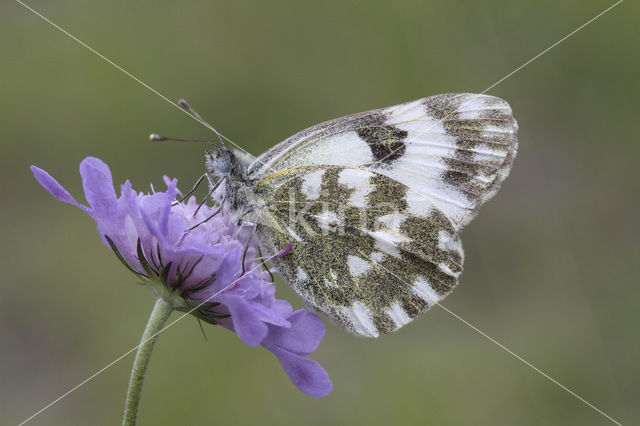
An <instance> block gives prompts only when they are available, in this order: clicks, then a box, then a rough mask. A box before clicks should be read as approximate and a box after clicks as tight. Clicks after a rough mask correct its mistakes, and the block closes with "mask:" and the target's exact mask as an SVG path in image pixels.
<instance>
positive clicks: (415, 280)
mask: <svg viewBox="0 0 640 426" xmlns="http://www.w3.org/2000/svg"><path fill="white" fill-rule="evenodd" d="M254 191H255V194H256V196H257V197H259V198H262V199H268V200H269V208H268V209H267V211H265V212H263V219H262V220H260V221H259V225H258V235H259V236H260V240H261V243H262V244H263V246H265V249H266V250H267V251H271V252H273V251H274V250H275V251H277V250H278V247H283V246H285V245H286V244H287V243H288V242H293V249H292V251H291V252H290V253H289V254H287V255H286V256H285V257H284V258H283V259H275V263H276V266H277V267H278V270H279V272H280V273H281V274H282V275H283V277H284V278H285V279H286V280H287V281H288V282H289V284H291V285H292V287H293V288H294V290H296V291H297V292H298V293H299V294H300V295H301V296H302V297H303V299H304V300H305V301H306V302H307V304H308V305H310V306H312V307H314V308H316V309H317V310H319V311H321V312H323V313H324V314H326V315H327V316H329V317H330V318H332V319H333V320H334V321H335V322H337V323H338V324H340V325H341V326H342V327H344V328H346V329H348V330H351V331H353V332H355V333H356V334H360V335H363V336H371V337H375V336H378V335H379V334H381V333H389V332H391V331H393V330H396V329H397V328H399V327H401V326H403V325H405V324H406V323H408V322H409V321H411V320H412V319H413V318H415V317H416V316H418V315H420V314H421V313H422V312H424V311H425V310H426V309H428V308H429V307H430V306H431V305H432V304H433V303H436V302H437V301H438V300H440V299H441V298H442V297H444V296H446V295H447V294H448V293H449V292H450V291H451V290H452V289H453V287H455V285H456V284H457V277H458V275H459V273H460V272H461V270H462V267H461V265H462V256H463V254H462V248H461V245H460V241H459V240H458V237H457V235H456V231H455V229H454V228H453V226H452V224H451V222H450V221H449V220H448V218H447V217H446V216H445V215H444V214H442V212H440V211H439V210H438V209H437V208H436V207H435V206H433V205H432V206H431V207H430V208H428V209H425V210H424V211H423V213H422V214H421V215H416V214H414V213H411V212H410V211H409V209H408V199H410V198H411V195H410V194H411V192H412V191H411V190H410V189H409V188H408V187H407V186H406V185H404V184H402V183H399V182H397V181H394V180H393V179H390V178H389V177H387V176H385V175H383V174H380V173H376V172H373V171H370V170H367V169H361V168H349V167H342V166H313V167H305V168H298V169H292V170H288V171H282V172H278V173H275V174H272V175H270V176H267V177H265V178H264V179H263V180H261V181H260V182H259V183H258V184H257V185H256V187H255V189H254Z"/></svg>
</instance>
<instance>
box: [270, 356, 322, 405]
mask: <svg viewBox="0 0 640 426" xmlns="http://www.w3.org/2000/svg"><path fill="white" fill-rule="evenodd" d="M267 349H269V350H270V351H271V352H272V353H273V354H274V355H275V356H276V357H277V358H278V361H280V364H282V368H283V369H284V371H285V373H287V376H289V379H291V382H292V383H293V384H294V385H295V386H296V387H297V388H298V389H300V390H301V391H302V392H304V393H306V394H307V395H309V396H312V397H314V398H323V397H325V396H327V395H329V394H330V393H331V392H332V391H333V384H332V383H331V379H329V375H328V374H327V372H326V371H325V370H324V368H322V366H321V365H320V364H319V363H318V362H317V361H314V360H312V359H308V358H305V357H302V356H300V355H297V354H294V353H293V352H289V351H287V350H284V349H281V348H278V347H275V348H267Z"/></svg>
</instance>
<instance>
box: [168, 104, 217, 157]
mask: <svg viewBox="0 0 640 426" xmlns="http://www.w3.org/2000/svg"><path fill="white" fill-rule="evenodd" d="M178 105H180V106H181V107H182V109H184V110H185V111H187V112H188V113H190V114H191V115H193V116H194V117H195V118H197V119H198V121H199V122H200V123H202V124H204V125H205V126H206V127H207V128H208V129H209V130H211V131H212V132H213V133H215V134H216V136H217V137H218V140H220V145H222V146H224V142H223V140H222V135H221V134H220V133H219V132H218V131H217V130H216V129H215V127H213V126H212V125H211V124H210V123H209V122H208V121H206V120H205V119H204V118H202V116H200V114H198V112H197V111H196V110H195V109H193V108H191V105H189V103H188V102H187V101H185V100H184V99H180V100H179V101H178Z"/></svg>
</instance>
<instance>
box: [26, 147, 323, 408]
mask: <svg viewBox="0 0 640 426" xmlns="http://www.w3.org/2000/svg"><path fill="white" fill-rule="evenodd" d="M31 171H32V172H33V174H34V176H35V177H36V179H37V180H38V182H39V183H40V184H41V185H42V186H43V187H44V188H45V189H46V190H47V191H49V192H50V193H51V194H52V195H53V196H54V197H55V198H57V199H58V200H60V201H63V202H65V203H69V204H72V205H74V206H76V207H79V208H80V209H82V210H84V211H85V212H86V213H87V214H89V216H91V217H92V218H93V219H94V220H95V221H96V223H97V225H98V232H99V233H100V235H101V236H102V238H103V242H104V243H105V244H106V245H107V246H109V247H111V249H112V250H113V251H114V252H115V254H116V255H117V256H118V258H119V259H120V260H121V261H122V263H124V264H125V265H126V266H127V267H128V268H129V269H130V270H131V271H132V272H134V273H135V274H136V275H138V276H139V277H141V278H142V279H143V280H144V281H145V283H147V284H149V286H150V287H151V288H152V290H153V291H154V292H155V293H156V295H157V296H158V297H162V298H163V299H165V301H167V302H168V303H170V304H171V306H172V307H173V308H174V309H178V310H182V311H187V312H190V313H193V314H194V315H196V316H197V317H198V318H199V319H202V320H204V321H207V322H209V323H211V324H218V325H221V326H223V327H224V328H227V329H229V330H232V331H234V332H235V333H236V334H237V335H238V337H239V338H240V339H241V340H242V341H243V342H244V343H246V344H247V345H249V346H259V345H261V346H263V347H265V348H266V349H268V350H270V351H271V352H272V353H273V354H274V355H275V356H276V357H277V358H278V360H279V361H280V363H281V364H282V367H283V368H284V370H285V372H286V373H287V375H288V376H289V378H290V379H291V381H292V382H293V383H294V384H295V385H296V386H297V387H298V388H299V389H300V390H301V391H303V392H305V393H307V394H308V395H311V396H314V397H323V396H326V395H328V394H329V393H331V391H332V385H331V381H330V380H329V376H328V375H327V373H326V372H325V370H324V369H323V368H322V366H320V364H318V363H317V362H316V361H314V360H311V359H309V358H306V356H307V355H310V354H311V353H312V352H313V351H314V350H315V349H316V347H317V346H318V344H319V343H320V341H321V340H322V338H323V337H324V324H323V322H322V320H321V319H320V318H319V317H317V316H316V315H314V314H312V313H310V312H307V311H306V310H304V309H300V310H297V311H293V309H292V307H291V305H290V304H289V302H287V301H285V300H278V299H276V298H275V287H274V285H273V283H271V282H270V281H269V274H268V273H267V272H266V271H265V270H264V269H263V268H262V266H261V264H260V263H259V261H258V259H256V250H255V249H254V248H253V247H250V248H249V249H248V250H246V251H245V247H246V246H247V245H248V244H249V241H247V240H248V238H249V237H246V236H245V237H242V235H243V234H246V232H240V229H239V227H238V226H237V225H236V224H235V223H233V222H232V221H231V220H230V219H229V218H228V217H227V216H225V215H223V214H218V215H216V214H215V213H216V210H215V208H210V207H208V206H207V205H202V206H198V205H197V203H196V200H195V198H193V197H192V198H190V199H189V200H188V201H187V202H178V201H176V200H175V199H176V195H178V194H179V191H178V189H177V180H176V179H173V180H170V179H168V178H165V182H166V183H167V190H166V191H165V192H155V193H153V194H143V193H137V192H135V191H134V190H133V188H132V187H131V183H130V182H129V181H126V182H125V183H124V184H123V185H122V191H121V195H120V197H117V196H116V192H115V190H114V187H113V181H112V177H111V172H110V170H109V167H108V166H107V165H106V164H105V163H104V162H102V161H101V160H99V159H97V158H92V157H88V158H86V159H85V160H83V161H82V163H81V164H80V174H81V176H82V183H83V187H84V192H85V197H86V199H87V201H88V203H89V206H85V205H83V204H80V203H79V202H77V201H76V200H75V199H74V198H73V196H71V194H70V193H69V192H68V191H67V190H66V189H64V188H63V187H62V186H61V185H60V184H59V183H58V182H57V181H56V180H55V179H53V178H52V177H51V176H50V175H49V174H48V173H47V172H45V171H44V170H42V169H39V168H38V167H35V166H31Z"/></svg>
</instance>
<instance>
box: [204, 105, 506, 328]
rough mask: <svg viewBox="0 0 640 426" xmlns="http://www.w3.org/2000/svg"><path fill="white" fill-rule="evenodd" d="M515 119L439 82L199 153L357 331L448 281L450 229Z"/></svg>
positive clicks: (241, 208)
mask: <svg viewBox="0 0 640 426" xmlns="http://www.w3.org/2000/svg"><path fill="white" fill-rule="evenodd" d="M516 131H517V124H516V121H515V120H514V118H513V116H512V114H511V108H510V107H509V105H508V104H507V103H506V102H505V101H503V100H501V99H499V98H496V97H493V96H487V95H474V94H444V95H436V96H431V97H428V98H424V99H419V100H417V101H413V102H408V103H404V104H400V105H396V106H393V107H390V108H383V109H378V110H373V111H368V112H363V113H359V114H354V115H350V116H347V117H343V118H338V119H335V120H331V121H327V122H325V123H322V124H318V125H316V126H313V127H310V128H309V129H306V130H304V131H302V132H300V133H298V134H296V135H294V136H292V137H290V138H289V139H287V140H285V141H284V142H282V143H280V144H278V145H276V146H275V147H273V148H271V149H270V150H268V151H267V152H265V153H264V154H262V155H261V156H260V157H258V158H257V159H254V158H253V157H250V156H247V155H245V154H241V153H239V152H237V151H235V150H230V149H227V148H225V147H224V146H222V147H220V148H218V149H217V150H216V152H215V153H208V154H207V169H208V173H209V175H210V177H212V178H213V180H214V181H217V182H219V183H223V182H224V185H221V186H220V190H219V191H217V192H216V193H217V200H218V202H220V203H222V204H224V205H225V209H227V210H230V211H231V212H232V213H235V214H236V215H237V216H238V217H239V218H240V219H239V220H242V221H243V222H249V223H254V224H256V227H255V232H256V236H257V238H258V240H259V243H260V245H261V247H263V248H264V249H265V251H267V252H270V253H273V252H278V251H280V250H282V249H283V248H284V247H285V246H287V245H288V244H289V243H293V248H292V250H291V252H290V253H289V254H287V255H286V256H284V257H282V258H276V259H275V260H274V262H275V263H276V266H277V268H278V270H279V272H280V274H281V275H282V276H283V277H284V278H285V279H286V281H288V283H289V284H290V285H291V286H292V287H293V289H294V290H295V291H296V292H297V293H298V294H299V295H300V296H301V297H302V298H303V299H304V301H305V302H306V303H307V305H308V306H309V307H311V308H314V309H315V310H317V311H320V312H321V313H324V314H325V315H327V316H328V317H329V318H331V319H332V320H334V321H335V322H336V323H337V324H339V325H341V326H342V327H344V328H345V329H347V330H350V331H352V332H354V333H356V334H358V335H362V336H369V337H377V336H378V335H379V334H380V333H389V332H391V331H394V330H396V329H398V328H400V327H402V326H403V325H405V324H407V323H408V322H410V321H411V320H412V319H413V318H415V317H417V316H418V315H420V314H421V313H422V312H424V311H425V310H427V309H428V308H429V307H430V306H431V305H433V304H434V303H437V302H438V301H440V300H441V299H442V298H443V297H445V296H446V295H447V294H449V293H450V292H451V291H452V290H453V288H454V287H455V286H456V284H457V281H458V276H459V275H460V273H461V271H462V262H463V251H462V246H461V242H460V239H459V237H458V233H459V231H460V229H461V228H462V227H463V226H465V225H466V224H468V223H469V222H470V221H471V220H472V219H473V217H474V216H475V215H476V213H477V211H478V208H479V207H480V205H481V204H483V203H484V202H485V201H487V200H488V199H490V198H491V197H492V196H493V195H495V193H496V192H497V190H498V188H499V187H500V184H501V183H502V181H503V180H504V179H505V178H506V177H507V175H508V174H509V170H510V168H511V165H512V163H513V159H514V157H515V155H516V151H517V139H516Z"/></svg>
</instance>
